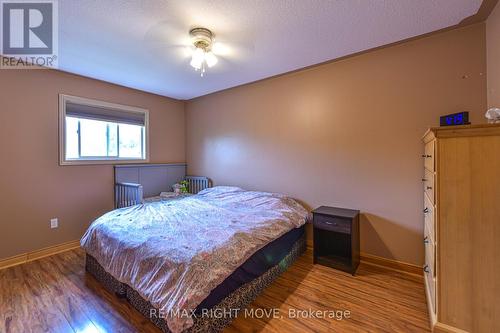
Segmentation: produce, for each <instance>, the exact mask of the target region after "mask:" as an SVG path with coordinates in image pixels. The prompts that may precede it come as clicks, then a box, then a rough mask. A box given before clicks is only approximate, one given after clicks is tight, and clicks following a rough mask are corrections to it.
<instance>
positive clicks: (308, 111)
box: [186, 23, 486, 264]
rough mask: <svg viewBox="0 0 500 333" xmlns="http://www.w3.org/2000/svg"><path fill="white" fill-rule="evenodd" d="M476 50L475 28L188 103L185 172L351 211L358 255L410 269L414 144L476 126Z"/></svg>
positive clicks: (418, 252) (481, 49) (482, 60)
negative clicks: (356, 216)
mask: <svg viewBox="0 0 500 333" xmlns="http://www.w3.org/2000/svg"><path fill="white" fill-rule="evenodd" d="M332 47H334V46H332ZM485 49H486V46H485V25H484V23H481V24H478V25H474V26H470V27H467V28H462V29H459V30H454V31H450V32H445V33H441V34H437V35H434V36H431V37H427V38H424V39H420V40H416V41H412V42H409V43H404V44H400V45H397V46H392V47H389V48H385V49H382V50H378V51H374V52H370V53H366V54H363V55H360V56H356V57H352V58H349V59H346V60H342V61H338V62H333V63H330V64H325V65H322V66H319V67H315V68H312V69H307V70H303V71H299V72H296V73H292V74H288V75H284V76H281V77H277V78H273V79H268V80H264V81H261V82H257V83H254V84H250V85H245V86H242V87H238V88H233V89H230V90H226V91H223V92H219V93H215V94H212V95H208V96H205V97H201V98H197V99H194V100H191V101H189V102H187V104H186V111H187V113H186V126H187V162H188V171H189V173H191V174H195V175H196V174H198V175H206V176H209V177H211V178H212V179H213V180H214V182H215V183H216V184H230V185H239V186H242V187H245V188H248V189H257V190H265V191H276V192H283V193H287V194H289V195H291V196H293V197H295V198H297V199H300V200H302V201H303V202H305V203H306V204H307V205H308V206H310V207H316V206H318V205H332V206H340V207H350V208H358V209H361V210H362V211H363V213H364V215H363V218H362V221H361V223H362V227H361V242H362V244H361V247H362V251H364V252H367V253H371V254H374V255H379V256H383V257H387V258H394V259H397V260H401V261H405V262H409V263H414V264H421V263H422V262H423V255H424V254H423V246H422V232H423V230H422V229H423V224H422V187H421V186H422V185H421V181H420V179H421V178H422V159H421V157H420V155H421V153H422V144H421V141H420V138H421V136H422V134H423V133H424V131H425V130H426V129H427V128H428V127H429V126H436V125H438V119H439V115H442V114H447V113H452V112H458V111H462V110H468V111H470V112H471V117H472V122H473V123H480V122H483V117H482V114H483V112H484V110H485V108H486V76H485V71H486V56H485Z"/></svg>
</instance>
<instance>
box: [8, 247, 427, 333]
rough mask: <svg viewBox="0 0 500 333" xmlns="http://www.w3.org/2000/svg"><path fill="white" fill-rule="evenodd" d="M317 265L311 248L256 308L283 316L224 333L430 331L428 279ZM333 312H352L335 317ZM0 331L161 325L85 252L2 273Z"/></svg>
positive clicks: (244, 322)
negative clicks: (110, 286)
mask: <svg viewBox="0 0 500 333" xmlns="http://www.w3.org/2000/svg"><path fill="white" fill-rule="evenodd" d="M311 262H312V258H311V253H310V252H307V253H306V254H305V255H304V256H302V257H301V258H300V259H299V260H298V261H297V262H296V263H295V264H294V265H293V266H292V267H291V268H290V269H289V270H288V271H287V272H285V273H284V274H283V275H282V276H281V277H280V278H278V279H277V280H276V281H275V282H274V283H273V284H272V285H271V286H270V287H269V288H267V289H266V290H265V292H264V293H263V294H262V295H260V296H259V297H258V298H257V299H256V300H255V302H254V303H253V304H252V305H251V307H250V308H249V309H253V310H256V309H259V308H260V309H273V308H276V309H279V310H276V312H274V315H275V316H276V317H277V318H269V319H267V318H266V319H264V318H260V319H259V318H250V317H248V316H247V317H245V316H244V315H243V314H244V312H240V313H241V314H242V315H240V316H239V317H238V318H237V319H236V320H235V321H234V322H233V324H232V325H231V326H230V327H228V328H227V329H226V330H225V332H227V333H233V332H429V324H428V316H427V310H426V306H425V296H424V286H423V281H422V278H421V277H416V276H415V277H414V276H411V275H407V274H403V273H398V272H394V271H389V270H385V269H383V268H379V267H376V266H370V265H365V264H361V265H360V267H359V269H358V273H357V275H356V276H355V277H352V276H351V275H348V274H346V273H343V272H339V271H336V270H333V269H331V268H327V267H323V266H318V265H312V263H311ZM290 309H292V311H293V309H299V310H309V309H311V310H314V311H316V310H321V311H326V312H322V313H323V314H324V315H325V316H326V317H327V318H304V317H303V316H302V317H301V318H289V310H290ZM333 310H337V311H349V312H350V316H349V318H344V319H342V320H336V319H335V318H328V317H329V316H330V315H333V313H331V312H328V311H333ZM250 311H251V310H249V311H247V313H250ZM278 311H279V312H278ZM255 314H256V315H257V314H258V315H259V316H260V315H261V314H262V313H261V312H259V311H256V312H255ZM291 314H292V315H293V312H291ZM303 314H304V315H306V313H303ZM338 314H339V313H337V315H338ZM317 316H318V315H317V314H316V317H317ZM0 332H2V333H3V332H5V333H7V332H15V333H18V332H20V333H25V332H26V333H27V332H36V333H38V332H65V333H66V332H68V333H70V332H81V333H91V332H109V333H111V332H113V333H114V332H145V333H148V332H155V333H158V332H159V330H158V329H157V328H156V327H155V326H154V325H153V324H151V323H150V322H149V321H148V320H147V319H146V318H144V317H143V316H142V315H140V314H139V313H138V312H137V311H135V310H134V309H133V308H132V307H131V306H130V305H129V304H128V303H127V302H126V301H124V300H120V299H118V298H116V297H115V296H114V295H112V294H110V293H108V292H107V291H105V290H104V289H103V288H102V287H101V286H100V285H99V283H98V282H97V281H96V280H95V279H94V278H93V277H91V276H90V275H88V274H85V269H84V252H83V251H82V250H79V249H78V250H72V251H68V252H65V253H61V254H58V255H55V256H52V257H48V258H44V259H41V260H38V261H34V262H30V263H27V264H23V265H20V266H16V267H11V268H8V269H5V270H0Z"/></svg>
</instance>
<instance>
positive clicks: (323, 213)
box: [312, 206, 359, 275]
mask: <svg viewBox="0 0 500 333" xmlns="http://www.w3.org/2000/svg"><path fill="white" fill-rule="evenodd" d="M312 213H313V230H314V232H313V235H314V256H313V258H314V259H313V260H314V263H315V264H320V265H324V266H328V267H332V268H336V269H339V270H342V271H344V272H348V273H351V274H352V275H354V273H355V272H356V269H357V268H358V265H359V210H353V209H345V208H335V207H328V206H321V207H319V208H317V209H315V210H313V212H312Z"/></svg>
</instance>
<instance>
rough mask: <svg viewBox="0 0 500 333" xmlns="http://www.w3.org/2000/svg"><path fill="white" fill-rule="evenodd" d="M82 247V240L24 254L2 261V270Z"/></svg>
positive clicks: (0, 265)
mask: <svg viewBox="0 0 500 333" xmlns="http://www.w3.org/2000/svg"><path fill="white" fill-rule="evenodd" d="M79 247H80V240H74V241H71V242H66V243H62V244H59V245H54V246H50V247H46V248H43V249H40V250H36V251H31V252H27V253H23V254H19V255H17V256H14V257H10V258H6V259H0V269H4V268H8V267H12V266H16V265H21V264H24V263H27V262H30V261H34V260H38V259H41V258H45V257H49V256H52V255H54V254H58V253H61V252H66V251H69V250H73V249H76V248H79Z"/></svg>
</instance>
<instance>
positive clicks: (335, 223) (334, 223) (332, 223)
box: [323, 221, 337, 225]
mask: <svg viewBox="0 0 500 333" xmlns="http://www.w3.org/2000/svg"><path fill="white" fill-rule="evenodd" d="M323 223H324V224H328V225H337V222H328V221H324V222H323Z"/></svg>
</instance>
